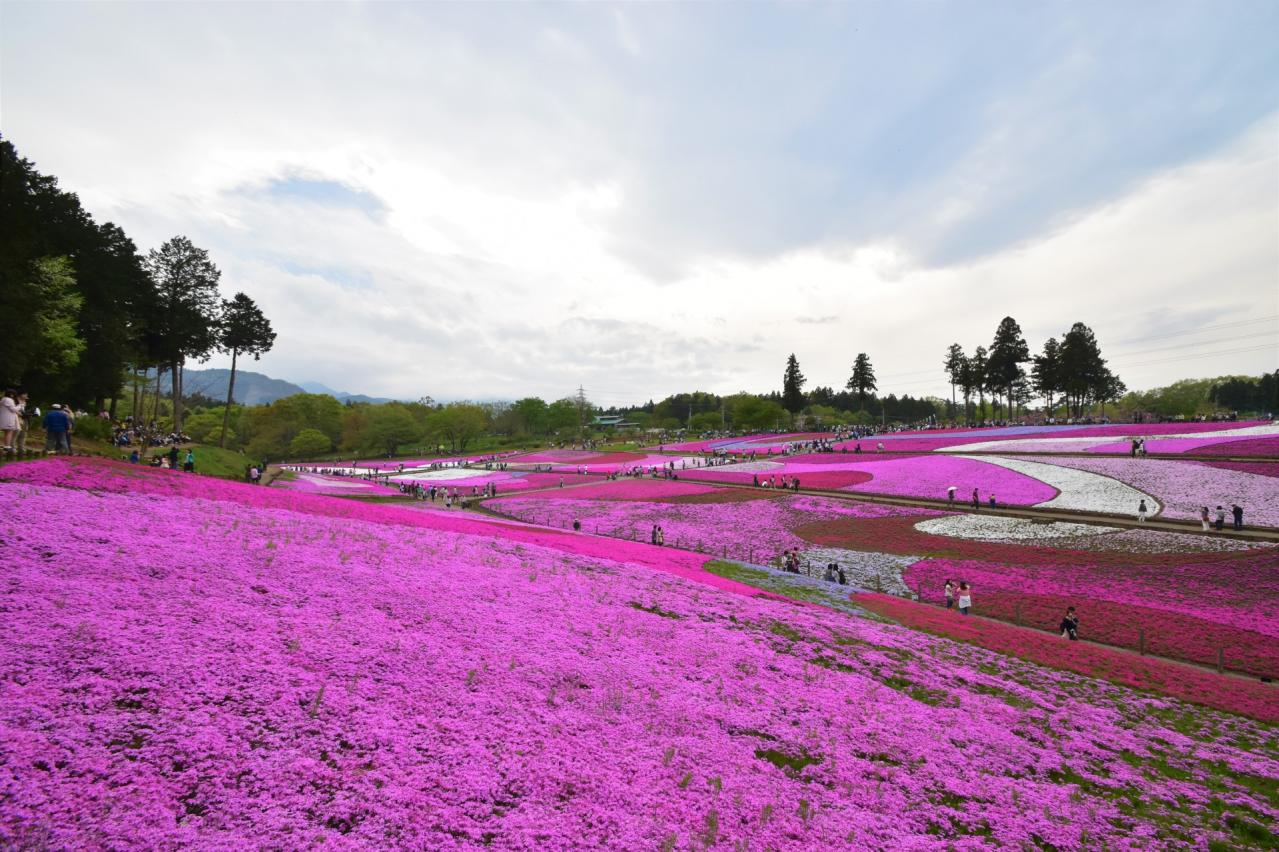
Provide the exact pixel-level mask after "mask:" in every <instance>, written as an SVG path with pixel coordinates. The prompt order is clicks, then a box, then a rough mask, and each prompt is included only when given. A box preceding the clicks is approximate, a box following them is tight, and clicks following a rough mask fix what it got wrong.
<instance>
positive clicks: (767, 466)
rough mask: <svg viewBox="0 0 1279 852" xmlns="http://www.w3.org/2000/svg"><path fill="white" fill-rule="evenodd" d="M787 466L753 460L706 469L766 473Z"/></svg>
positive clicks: (779, 463)
mask: <svg viewBox="0 0 1279 852" xmlns="http://www.w3.org/2000/svg"><path fill="white" fill-rule="evenodd" d="M785 466H786V465H784V464H782V463H781V462H771V461H753V462H739V463H737V464H717V465H713V466H711V467H708V468H705V469H706V470H722V471H724V472H725V473H764V472H766V471H771V470H781V469H782V468H784V467H785Z"/></svg>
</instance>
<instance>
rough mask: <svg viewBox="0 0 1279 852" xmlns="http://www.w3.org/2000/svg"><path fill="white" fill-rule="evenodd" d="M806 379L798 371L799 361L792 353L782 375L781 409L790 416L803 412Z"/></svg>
mask: <svg viewBox="0 0 1279 852" xmlns="http://www.w3.org/2000/svg"><path fill="white" fill-rule="evenodd" d="M807 381H808V379H806V378H804V374H803V373H801V372H800V371H799V361H797V360H795V353H794V352H792V353H791V354H790V357H789V358H787V359H786V372H785V373H783V374H782V408H785V409H786V410H787V411H789V412H790V413H791V414H799V413H800V412H801V411H803V410H804V383H805V382H807Z"/></svg>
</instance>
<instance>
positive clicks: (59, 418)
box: [43, 403, 71, 453]
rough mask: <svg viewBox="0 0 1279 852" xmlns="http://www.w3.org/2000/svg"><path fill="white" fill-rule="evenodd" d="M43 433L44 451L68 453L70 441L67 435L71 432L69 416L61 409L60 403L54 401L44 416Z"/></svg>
mask: <svg viewBox="0 0 1279 852" xmlns="http://www.w3.org/2000/svg"><path fill="white" fill-rule="evenodd" d="M43 425H44V433H45V444H44V449H45V452H50V453H59V452H62V453H70V452H71V441H70V440H69V435H70V433H71V418H70V417H69V416H67V413H66V412H65V411H63V410H62V406H61V405H57V404H56V403H55V404H54V405H53V407H52V408H50V409H49V413H48V414H46V415H45V416H44V424H43Z"/></svg>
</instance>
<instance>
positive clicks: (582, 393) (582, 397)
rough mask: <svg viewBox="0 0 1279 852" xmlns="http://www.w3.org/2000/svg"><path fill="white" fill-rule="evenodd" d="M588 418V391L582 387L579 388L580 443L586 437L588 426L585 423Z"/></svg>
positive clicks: (578, 417)
mask: <svg viewBox="0 0 1279 852" xmlns="http://www.w3.org/2000/svg"><path fill="white" fill-rule="evenodd" d="M585 417H586V390H585V388H583V387H582V386H581V385H578V386H577V439H578V440H579V441H580V440H582V439H584V438H585V437H586V425H585V423H584V422H583V421H584V419H585Z"/></svg>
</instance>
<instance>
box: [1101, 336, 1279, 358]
mask: <svg viewBox="0 0 1279 852" xmlns="http://www.w3.org/2000/svg"><path fill="white" fill-rule="evenodd" d="M1258 337H1268V338H1271V339H1272V340H1279V338H1277V337H1276V336H1275V335H1274V333H1272V332H1269V331H1258V332H1255V333H1253V334H1241V335H1238V336H1236V337H1230V338H1223V339H1221V340H1200V341H1197V342H1193V343H1174V344H1173V345H1172V346H1156V347H1155V348H1154V349H1139V350H1137V351H1135V352H1120V353H1119V356H1118V357H1120V358H1126V357H1128V356H1129V355H1145V354H1147V353H1150V352H1166V351H1167V350H1169V349H1191V348H1194V347H1196V346H1216V345H1218V344H1221V343H1234V342H1235V341H1236V340H1253V339H1255V338H1258Z"/></svg>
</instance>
